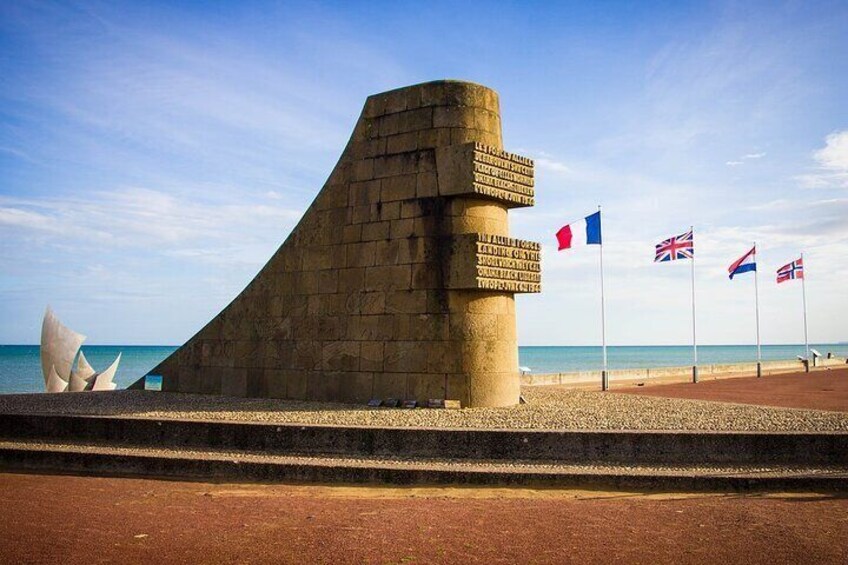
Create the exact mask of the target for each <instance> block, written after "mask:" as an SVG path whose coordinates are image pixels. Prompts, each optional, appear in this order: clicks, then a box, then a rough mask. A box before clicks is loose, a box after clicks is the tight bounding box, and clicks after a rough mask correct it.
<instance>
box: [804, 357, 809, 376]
mask: <svg viewBox="0 0 848 565" xmlns="http://www.w3.org/2000/svg"><path fill="white" fill-rule="evenodd" d="M803 363H804V372H805V373H809V372H810V360H809V359H804V361H803Z"/></svg>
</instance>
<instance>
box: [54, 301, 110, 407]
mask: <svg viewBox="0 0 848 565" xmlns="http://www.w3.org/2000/svg"><path fill="white" fill-rule="evenodd" d="M84 341H85V336H84V335H82V334H78V333H77V332H75V331H73V330H72V329H70V328H67V327H65V326H64V325H62V323H61V322H60V321H59V318H57V317H56V314H54V313H53V310H52V309H51V308H50V307H49V306H48V307H47V311H46V312H45V313H44V322H42V324H41V372H42V374H43V375H44V388H45V390H46V391H47V392H65V391H68V392H82V391H86V390H115V387H117V386H118V385H117V384H116V383H115V382H113V379H114V378H115V373H116V372H117V370H118V363H119V362H120V361H121V354H120V353H118V358H117V359H115V361H114V362H113V363H112V364H111V365H109V368H108V369H106V370H105V371H102V372H100V373H98V372H96V371H95V370H94V369H93V368H92V367H91V365H89V363H88V361H87V360H86V358H85V355H83V353H82V350H81V349H80V346H82V342H84ZM74 361H76V366H74Z"/></svg>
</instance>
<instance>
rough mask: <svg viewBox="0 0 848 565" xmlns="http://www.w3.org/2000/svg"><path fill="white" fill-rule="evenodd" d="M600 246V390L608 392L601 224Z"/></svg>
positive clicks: (599, 206) (599, 211)
mask: <svg viewBox="0 0 848 565" xmlns="http://www.w3.org/2000/svg"><path fill="white" fill-rule="evenodd" d="M600 213H601V205H600V204H599V205H598V214H599V216H598V217H599V218H600ZM601 234H602V235H601V244H600V245H599V246H598V252H599V255H598V257H599V260H600V266H601V349H602V351H603V357H604V367H603V369H602V370H601V390H609V373H608V371H607V328H606V325H607V315H606V307H605V304H604V239H603V222H601Z"/></svg>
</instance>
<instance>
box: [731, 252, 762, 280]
mask: <svg viewBox="0 0 848 565" xmlns="http://www.w3.org/2000/svg"><path fill="white" fill-rule="evenodd" d="M756 270H757V246H756V245H755V246H754V247H752V248H751V250H750V251H748V252H747V253H746V254H745V255H743V256H742V257H740V258H739V259H737V260H736V261H734V262H733V264H732V265H730V266H729V267H728V268H727V272H728V273H730V278H731V280H732V279H733V275H739V274H741V273H747V272H748V271H756Z"/></svg>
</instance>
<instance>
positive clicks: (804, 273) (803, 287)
mask: <svg viewBox="0 0 848 565" xmlns="http://www.w3.org/2000/svg"><path fill="white" fill-rule="evenodd" d="M801 265H802V266H803V268H802V270H801V298H802V300H803V303H804V349H805V350H806V352H807V372H808V373H809V372H810V341H809V339H808V338H807V283H806V281H807V266H806V265H804V254H803V253H801Z"/></svg>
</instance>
